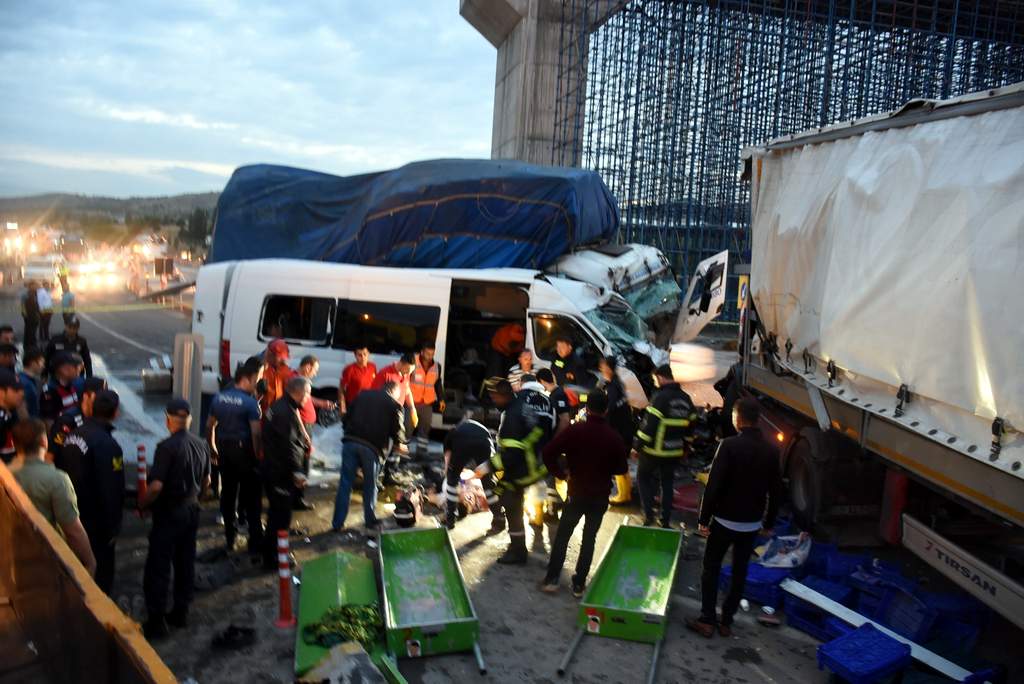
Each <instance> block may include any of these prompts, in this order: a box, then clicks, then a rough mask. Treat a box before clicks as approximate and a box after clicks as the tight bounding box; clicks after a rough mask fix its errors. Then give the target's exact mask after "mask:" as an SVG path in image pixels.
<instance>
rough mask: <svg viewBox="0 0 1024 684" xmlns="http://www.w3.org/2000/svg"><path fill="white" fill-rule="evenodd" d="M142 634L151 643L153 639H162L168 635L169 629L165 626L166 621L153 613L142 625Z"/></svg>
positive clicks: (161, 616)
mask: <svg viewBox="0 0 1024 684" xmlns="http://www.w3.org/2000/svg"><path fill="white" fill-rule="evenodd" d="M142 633H143V635H145V637H146V639H148V640H149V641H153V640H155V639H163V638H165V637H167V636H169V635H170V633H171V628H170V627H168V626H167V620H165V619H164V616H163V615H160V614H159V613H154V614H153V615H150V616H149V619H148V620H146V624H144V625H142Z"/></svg>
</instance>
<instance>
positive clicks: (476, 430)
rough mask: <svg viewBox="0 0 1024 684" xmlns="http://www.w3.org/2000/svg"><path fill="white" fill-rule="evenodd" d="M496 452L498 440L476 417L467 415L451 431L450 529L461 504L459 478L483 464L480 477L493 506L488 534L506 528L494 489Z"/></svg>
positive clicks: (448, 476) (447, 512) (448, 452)
mask: <svg viewBox="0 0 1024 684" xmlns="http://www.w3.org/2000/svg"><path fill="white" fill-rule="evenodd" d="M493 455H494V440H493V439H492V438H491V431H490V430H488V429H487V428H486V427H484V426H483V425H482V424H480V423H478V422H476V421H475V420H470V419H468V418H467V419H466V420H463V421H462V422H461V423H459V424H458V425H456V426H455V428H454V429H452V430H451V431H449V432H448V436H447V437H445V440H444V460H445V482H444V487H443V488H444V495H445V499H446V501H447V507H446V510H445V525H446V526H447V527H448V529H449V530H450V529H452V528H454V527H455V520H456V518H457V517H458V508H459V481H460V479H461V476H462V471H463V470H474V469H477V468H479V467H480V466H483V467H484V468H483V469H484V470H487V471H488V472H486V473H484V474H483V475H482V477H480V484H482V485H483V488H484V494H485V495H486V496H487V505H488V506H489V507H490V509H491V514H492V516H493V517H492V518H491V529H490V531H489V532H488V534H497V533H498V532H501V531H502V530H504V529H505V515H504V513H503V512H502V510H501V504H500V503H499V502H498V495H497V494H495V493H494V477H493V475H491V473H490V472H489V471H490V461H491V457H492V456H493Z"/></svg>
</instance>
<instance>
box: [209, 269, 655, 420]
mask: <svg viewBox="0 0 1024 684" xmlns="http://www.w3.org/2000/svg"><path fill="white" fill-rule="evenodd" d="M192 316H193V318H192V331H193V333H195V334H200V335H202V336H203V341H204V352H203V361H202V363H203V393H204V395H209V394H213V393H215V392H217V391H218V390H219V389H220V387H221V386H222V384H223V382H224V381H225V380H226V379H227V378H229V377H230V375H231V374H232V372H233V371H234V368H235V367H236V366H237V365H238V364H240V363H242V362H243V361H245V360H246V359H247V358H249V357H250V356H254V355H257V354H260V353H261V352H262V351H263V350H264V349H265V348H266V346H267V343H268V342H269V341H270V340H272V339H274V338H278V337H280V338H283V339H285V340H286V341H287V342H288V344H289V346H290V348H291V365H292V367H297V366H298V363H299V360H300V358H301V357H302V356H304V355H306V354H314V355H316V357H317V358H318V359H319V360H320V375H319V377H318V378H317V380H316V381H315V382H314V390H315V391H317V392H318V393H320V394H322V395H324V396H332V397H333V396H336V395H335V394H332V393H334V392H335V391H336V389H337V386H338V380H339V378H340V375H341V371H342V369H343V368H344V367H345V366H346V365H347V364H349V363H352V362H353V361H354V355H353V351H354V350H355V349H356V348H358V347H360V346H367V347H368V348H369V350H370V354H371V358H372V360H373V362H374V363H376V364H377V367H378V368H382V367H384V366H385V365H387V364H389V363H391V362H393V361H394V360H395V359H397V358H398V356H399V355H400V354H402V353H403V352H406V351H413V350H416V349H417V348H418V347H419V346H420V345H421V344H422V343H423V342H425V341H431V340H433V341H435V343H436V349H437V352H436V358H437V360H438V361H439V362H440V363H441V364H442V369H443V371H444V382H445V392H446V399H447V404H448V408H447V410H446V411H445V413H444V415H437V414H435V416H434V427H438V428H441V427H450V426H452V425H454V424H455V423H457V422H458V421H459V420H460V419H461V418H462V417H464V416H465V415H466V413H467V411H472V405H473V403H474V401H475V400H476V398H478V397H479V395H480V386H481V383H482V381H483V379H484V378H485V377H487V376H490V375H499V374H500V375H504V374H505V373H506V372H507V370H508V367H509V365H511V364H512V363H514V360H511V359H509V358H506V357H502V356H501V355H499V354H498V353H497V352H496V351H495V350H494V349H493V347H492V345H491V341H492V339H493V338H494V335H495V333H496V332H497V331H498V330H499V329H500V328H502V327H504V326H507V325H509V324H520V325H522V326H523V327H524V328H525V336H526V348H527V349H530V350H532V351H533V353H534V357H535V358H536V361H537V367H545V366H548V365H549V364H550V363H551V361H553V360H554V358H555V341H556V340H557V339H558V338H559V337H563V336H565V335H568V336H569V337H571V338H572V339H573V340H574V341H575V344H576V349H577V351H578V353H579V354H581V356H582V358H583V360H584V362H585V364H586V367H587V368H589V369H596V368H597V359H598V356H599V355H602V354H615V355H619V356H621V357H623V358H624V360H626V361H627V363H625V364H623V365H622V366H620V371H621V373H620V375H621V377H622V378H623V380H624V383H625V385H626V388H627V391H628V392H629V394H630V400H631V403H633V404H634V405H635V406H638V407H643V406H645V405H646V395H645V393H644V391H643V389H642V387H641V384H640V382H639V381H638V379H637V377H636V375H635V374H634V373H633V372H632V371H631V370H629V368H630V367H636V364H635V363H631V362H629V361H630V359H632V360H634V361H635V360H636V359H637V358H641V357H643V358H642V362H641V363H640V364H639V365H640V366H642V368H640V369H639V370H643V371H646V370H649V368H651V367H653V365H654V364H655V363H662V362H665V361H667V356H668V355H667V354H666V353H665V352H664V351H660V350H657V349H654V348H653V345H650V344H649V342H648V340H647V336H648V333H647V331H646V326H645V324H644V323H643V321H641V320H640V319H639V317H637V316H636V314H635V313H634V312H633V310H632V309H631V308H630V307H629V305H628V304H627V303H626V301H625V300H624V299H623V298H622V297H621V296H619V295H617V294H615V293H614V292H607V291H603V290H602V289H601V288H598V287H595V286H593V285H589V284H587V283H582V282H579V281H575V280H569V279H567V278H560V277H555V276H551V275H545V274H544V273H541V272H539V271H531V270H526V269H513V268H500V269H410V268H385V267H375V266H356V265H348V264H334V263H323V262H313V261H304V260H293V259H266V260H256V261H237V262H222V263H216V264H211V265H208V266H204V267H203V268H201V269H200V270H199V274H198V276H197V280H196V295H195V305H194V308H193V314H192ZM638 350H639V351H638ZM645 355H650V356H651V357H652V358H646V357H645Z"/></svg>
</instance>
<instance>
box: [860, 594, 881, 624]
mask: <svg viewBox="0 0 1024 684" xmlns="http://www.w3.org/2000/svg"><path fill="white" fill-rule="evenodd" d="M885 596H886V595H885V594H882V595H881V596H877V595H875V594H872V593H869V592H864V591H861V592H858V593H857V612H858V613H860V614H861V615H863V616H864V617H867V618H871V619H872V620H878V619H880V618H881V615H882V603H883V601H884V600H885Z"/></svg>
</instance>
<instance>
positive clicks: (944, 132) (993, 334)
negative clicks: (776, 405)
mask: <svg viewBox="0 0 1024 684" xmlns="http://www.w3.org/2000/svg"><path fill="white" fill-rule="evenodd" d="M758 161H759V162H760V164H761V170H760V174H759V176H755V180H754V183H755V186H754V197H755V205H754V216H753V231H752V232H753V245H752V251H753V263H752V270H751V294H752V296H753V299H754V302H755V304H756V306H757V311H758V313H759V314H760V316H761V318H762V320H763V321H764V325H765V327H766V329H767V330H768V331H769V332H772V333H775V334H776V335H777V339H778V345H779V347H780V348H782V347H783V346H784V345H785V344H786V341H787V340H789V341H791V342H792V345H793V351H792V359H793V364H791V365H796V366H800V365H801V363H800V362H799V361H798V359H800V358H801V354H802V352H803V350H805V349H806V350H807V351H809V352H810V353H811V354H812V355H814V356H815V357H817V358H818V359H822V360H832V361H834V362H835V364H836V365H837V366H838V367H839V368H841V369H844V370H845V371H846V378H847V379H849V380H850V381H851V382H853V383H855V384H856V383H857V382H861V381H863V382H865V383H867V382H871V381H873V382H874V383H881V384H882V385H885V386H888V388H889V390H888V392H887V394H888V395H889V396H890V398H891V397H892V396H893V395H894V394H895V391H896V388H898V387H900V385H904V384H905V385H907V386H908V388H909V389H910V391H911V392H912V393H913V394H914V396H915V397H919V398H921V399H923V400H926V401H925V403H926V404H930V405H931V406H932V408H931V409H929V410H931V411H933V415H935V416H936V417H939V416H938V414H939V412H940V411H941V412H942V416H941V418H942V420H941V423H938V424H942V425H946V426H953V428H950V427H947V428H946V429H959V428H958V427H956V426H958V425H965V424H967V423H968V422H969V421H967V420H966V419H968V418H972V419H973V420H974V421H976V422H975V427H972V428H970V431H971V433H972V435H973V437H972V439H973V440H978V442H977V443H979V444H981V445H986V444H987V441H988V440H987V431H988V429H989V425H990V424H991V422H992V421H993V419H994V418H996V417H997V416H998V417H1000V418H1003V419H1004V420H1005V421H1006V423H1007V424H1008V425H1011V426H1014V427H1016V428H1017V429H1018V430H1019V429H1021V427H1022V426H1024V351H1022V350H1024V297H1022V296H1021V292H1022V283H1024V270H1022V268H1021V262H1022V257H1024V108H1020V107H1017V108H1011V109H1005V110H1001V111H991V112H988V113H984V114H979V115H975V116H961V117H957V118H950V119H946V120H941V121H935V122H930V123H926V124H918V125H915V126H910V127H904V128H891V129H887V130H882V131H872V132H867V133H864V134H863V135H858V136H855V137H849V138H843V139H839V140H836V141H834V142H828V143H823V144H814V145H805V146H802V147H796V148H793V149H790V150H784V151H774V152H773V151H767V152H765V153H764V154H763V156H762V157H760V158H759V160H758ZM868 405H869V406H870V404H868ZM942 406H944V407H946V408H945V409H941V408H940V407H942ZM957 414H959V415H960V416H961V418H956V415H957ZM950 416H952V417H953V419H952V420H948V418H949V417H950ZM979 418H980V419H983V420H978V419H979ZM954 434H956V433H954ZM959 434H960V436H964V433H963V432H960V433H959ZM1008 439H1013V440H1016V439H1017V438H1014V437H1008ZM981 440H984V441H981ZM981 453H984V454H985V455H986V456H987V447H985V451H984V452H979V454H981ZM1004 453H1005V452H1004ZM999 465H1000V466H1002V462H1000V464H999ZM1007 467H1008V465H1007Z"/></svg>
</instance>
